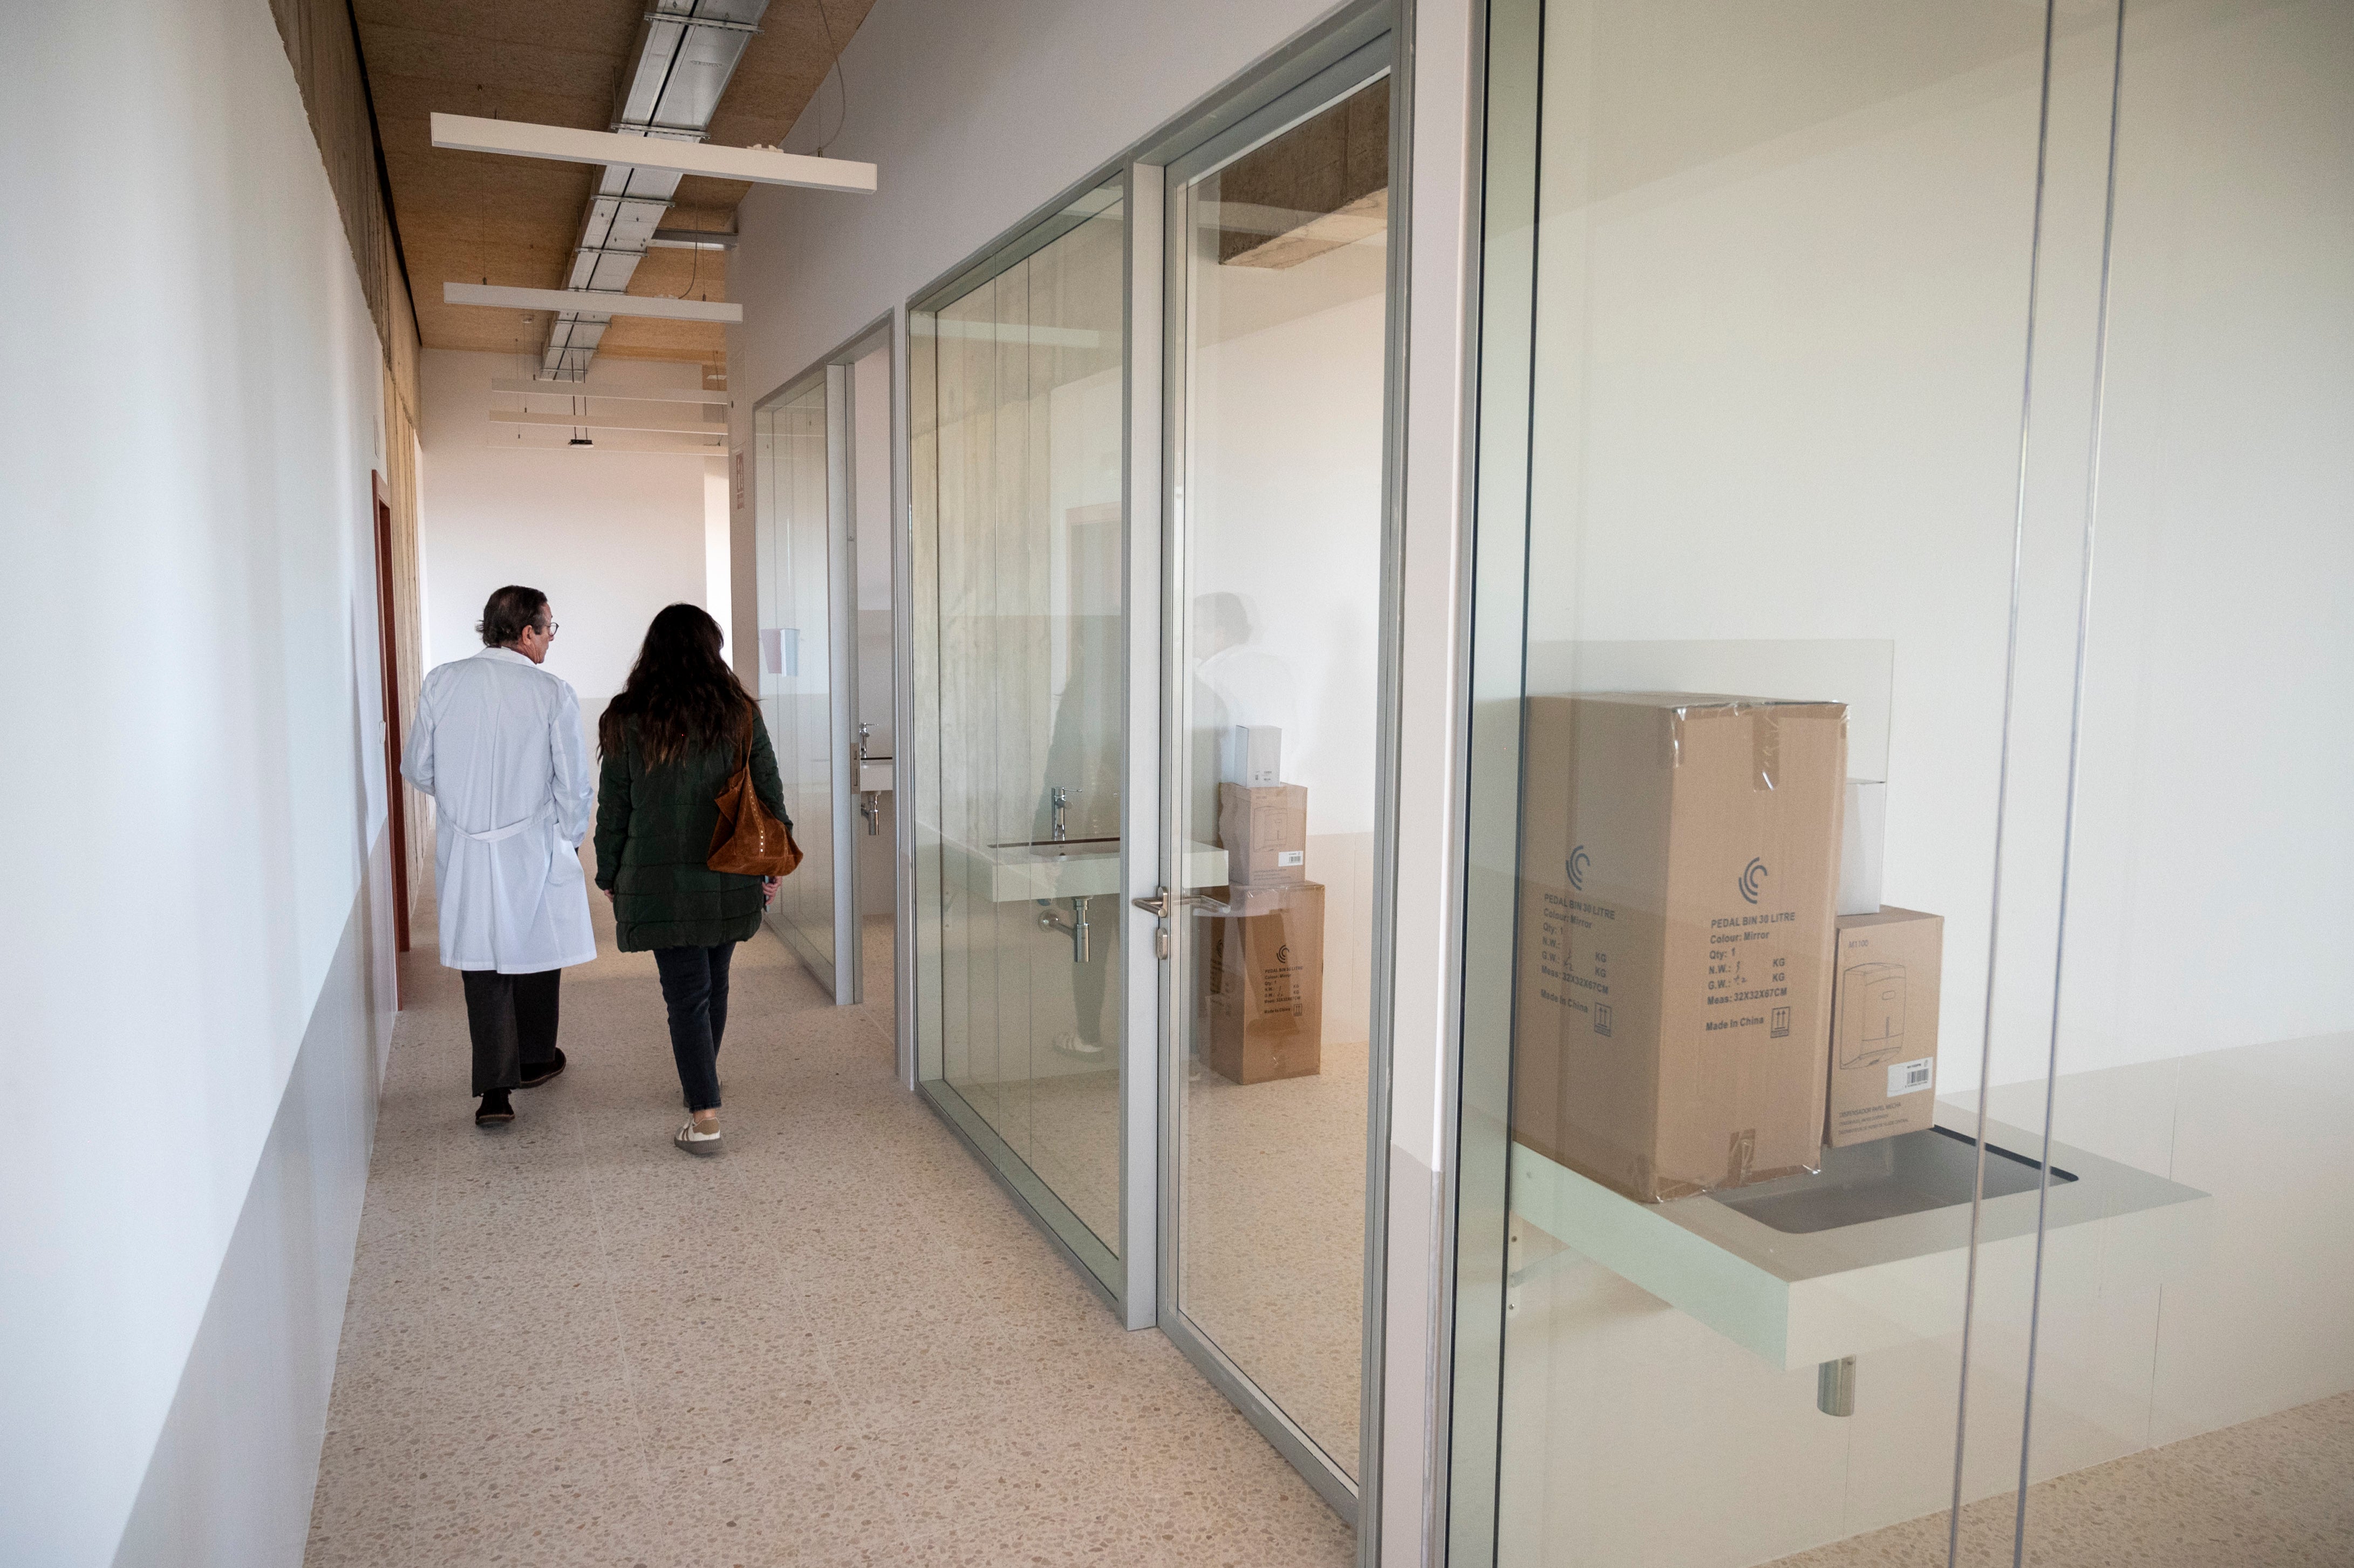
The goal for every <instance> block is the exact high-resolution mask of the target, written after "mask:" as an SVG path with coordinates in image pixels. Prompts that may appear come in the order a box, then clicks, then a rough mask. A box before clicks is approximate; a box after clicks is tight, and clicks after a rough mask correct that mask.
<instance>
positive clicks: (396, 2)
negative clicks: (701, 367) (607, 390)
mask: <svg viewBox="0 0 2354 1568" xmlns="http://www.w3.org/2000/svg"><path fill="white" fill-rule="evenodd" d="M872 5H873V0H823V10H822V12H821V10H820V0H771V4H770V5H769V9H768V12H767V14H766V15H765V16H763V17H762V19H761V24H760V32H759V34H758V36H757V37H754V38H753V40H752V42H751V44H750V45H749V46H748V48H746V49H745V52H744V58H743V59H742V61H741V62H740V63H739V64H738V65H737V69H736V74H735V77H734V78H733V79H732V80H731V81H730V82H729V84H728V88H727V92H726V96H725V97H724V98H722V99H721V100H720V104H719V111H718V114H717V115H716V118H715V119H714V120H713V122H712V126H711V139H712V140H713V141H714V142H716V143H720V144H721V145H725V146H749V145H752V144H755V143H774V142H777V141H779V139H780V138H782V137H783V135H784V134H785V132H787V131H788V130H789V129H790V127H791V125H792V123H793V122H794V121H795V120H796V119H798V118H799V117H800V115H801V110H802V109H803V108H804V107H805V106H806V105H807V104H808V103H809V101H810V99H811V94H812V93H814V92H815V91H816V90H818V89H819V87H820V86H821V84H827V85H826V88H825V90H827V91H828V92H832V91H833V90H834V89H833V88H832V86H831V85H830V83H828V73H829V71H830V70H831V69H832V63H833V54H832V49H830V48H828V44H827V36H828V29H829V27H830V29H831V34H832V42H833V44H834V45H835V46H839V45H842V44H844V43H847V42H848V41H849V39H850V36H851V34H852V33H853V32H854V31H855V30H856V28H857V26H858V25H859V24H860V23H861V22H863V21H864V19H865V16H866V13H867V11H868V9H869V8H870V7H871V6H872ZM354 9H355V16H356V19H357V21H358V24H359V31H360V47H361V51H362V54H363V56H364V58H365V63H366V69H367V76H368V87H369V91H370V92H371V94H372V95H373V97H374V100H375V104H376V122H377V126H378V132H379V134H380V135H381V136H382V137H383V141H384V157H385V170H386V174H387V176H388V177H389V179H390V180H391V183H392V205H393V213H394V217H395V221H396V222H397V223H398V226H399V230H400V239H401V246H402V249H403V252H404V254H405V255H406V257H407V259H408V277H409V284H410V288H411V290H412V291H413V292H414V294H415V296H416V303H417V324H418V331H419V334H420V335H421V336H422V338H423V340H424V342H425V344H427V346H429V347H432V348H468V349H482V350H488V351H492V352H497V353H515V352H525V353H529V354H536V353H537V352H538V348H539V346H540V344H541V343H543V342H544V341H545V340H546V331H547V327H546V315H545V313H537V314H535V313H527V312H520V311H501V310H487V309H482V308H480V307H475V306H457V305H445V304H443V303H442V302H441V285H442V284H443V283H444V282H449V281H459V282H476V281H488V282H492V283H507V284H515V285H520V286H523V287H526V288H538V289H548V288H560V287H562V286H563V283H564V279H565V275H566V273H567V270H568V269H569V267H570V263H571V257H572V248H573V246H574V244H575V243H576V242H577V241H578V238H579V232H580V221H581V217H582V214H583V212H584V210H585V209H586V207H587V205H588V195H589V192H590V191H591V190H592V189H593V188H594V185H595V182H596V178H597V171H596V170H595V169H593V168H591V167H589V166H588V165H585V164H557V163H550V162H547V161H546V160H542V159H532V158H504V157H496V156H493V155H491V154H482V153H459V152H450V151H445V150H442V149H440V148H436V147H435V146H434V145H433V144H432V133H431V130H430V124H429V117H430V116H431V115H432V114H433V113H434V112H435V111H440V112H443V113H451V114H472V115H481V116H484V117H486V118H494V119H504V120H521V121H529V122H534V123H536V124H546V125H569V126H576V127H578V128H581V129H586V130H597V131H602V130H605V129H607V128H608V127H609V126H610V122H611V117H612V111H613V105H614V101H615V96H616V92H617V90H618V88H619V84H620V74H621V71H622V69H623V68H624V67H625V66H626V65H627V64H628V63H629V58H630V54H631V50H632V49H633V48H635V46H636V43H637V37H638V29H639V26H640V25H641V23H642V18H643V17H644V16H645V13H646V10H647V5H646V0H356V3H355V7H354ZM750 188H751V187H750V186H748V185H744V184H742V183H741V182H738V181H734V180H714V179H705V178H701V177H697V176H692V175H690V176H689V177H687V178H686V179H684V180H682V181H681V182H680V183H679V188H678V193H677V197H676V200H677V206H676V207H673V219H672V220H673V223H674V224H675V225H676V226H677V227H680V228H720V229H726V228H733V227H734V225H735V211H736V206H737V203H738V202H740V201H741V200H742V199H743V197H744V194H745V193H746V192H747V191H748V190H749V189H750ZM843 199H845V200H855V199H858V198H856V197H845V198H843ZM698 258H700V266H701V271H700V273H699V274H698V273H697V271H696V270H695V269H696V266H697V259H698ZM690 289H692V291H694V292H695V294H698V295H702V296H705V297H708V298H710V299H715V300H721V299H725V298H726V258H725V256H724V255H723V254H721V253H719V252H716V251H688V250H666V249H657V250H654V251H652V252H650V253H649V254H648V256H647V258H646V260H644V261H643V262H642V263H640V264H639V268H638V272H637V276H636V278H635V279H634V280H632V281H631V288H630V291H631V293H633V294H671V295H678V294H681V293H684V292H687V291H689V290H690ZM599 353H603V354H610V355H614V356H616V357H618V358H646V359H674V360H686V361H694V362H699V363H704V364H714V363H719V362H724V361H725V359H726V347H725V335H724V333H723V331H722V329H720V328H719V327H716V326H714V325H711V324H709V323H695V322H653V321H643V320H631V319H628V318H623V319H620V320H618V321H616V322H615V323H613V325H612V327H611V328H610V329H609V330H608V332H607V333H606V334H605V339H604V342H603V344H602V345H601V346H600V348H599Z"/></svg>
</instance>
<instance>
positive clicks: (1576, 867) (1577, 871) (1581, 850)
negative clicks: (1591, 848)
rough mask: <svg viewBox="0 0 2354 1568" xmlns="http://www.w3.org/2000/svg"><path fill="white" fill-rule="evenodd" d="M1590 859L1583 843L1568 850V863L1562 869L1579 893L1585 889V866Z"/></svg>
mask: <svg viewBox="0 0 2354 1568" xmlns="http://www.w3.org/2000/svg"><path fill="white" fill-rule="evenodd" d="M1591 860H1592V857H1591V856H1589V855H1588V854H1587V853H1585V845H1584V844H1580V845H1578V846H1577V847H1576V848H1575V849H1574V850H1572V851H1570V852H1569V864H1568V865H1567V866H1566V867H1565V868H1564V869H1566V870H1567V871H1568V873H1569V885H1570V886H1571V887H1573V888H1575V890H1576V891H1578V892H1580V893H1583V892H1585V868H1586V866H1587V865H1588V864H1589V863H1591Z"/></svg>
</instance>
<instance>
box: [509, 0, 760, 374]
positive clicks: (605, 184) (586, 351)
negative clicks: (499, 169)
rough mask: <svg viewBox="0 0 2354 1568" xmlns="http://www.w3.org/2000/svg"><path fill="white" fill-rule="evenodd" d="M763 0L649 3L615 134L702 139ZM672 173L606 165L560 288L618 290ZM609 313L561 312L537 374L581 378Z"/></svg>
mask: <svg viewBox="0 0 2354 1568" xmlns="http://www.w3.org/2000/svg"><path fill="white" fill-rule="evenodd" d="M768 8H769V0H654V5H653V9H652V10H651V11H649V12H648V13H647V14H646V19H645V21H644V22H643V23H642V24H641V25H640V26H639V29H638V44H637V49H636V51H635V53H634V54H633V55H632V57H631V62H630V67H629V69H628V71H627V73H626V74H625V75H624V76H623V78H622V82H621V96H620V105H619V107H618V108H617V110H616V111H615V114H614V119H613V125H612V129H613V131H614V132H616V133H617V134H620V135H623V136H656V137H662V138H665V139H667V140H670V141H673V142H700V141H702V140H703V139H704V137H705V133H706V132H708V130H709V128H710V125H711V116H712V115H713V113H715V112H716V111H717V110H718V108H719V97H720V94H722V93H724V92H726V90H727V81H728V79H729V78H730V77H732V76H734V75H735V74H736V62H737V61H738V60H739V59H741V58H743V57H744V48H745V46H746V45H747V44H749V43H750V42H751V41H752V37H753V36H754V35H755V34H756V33H758V31H759V30H760V29H759V21H760V14H761V13H762V12H764V11H766V10H767V9H768ZM680 177H681V176H680V175H677V174H675V173H670V172H665V171H663V170H660V169H642V168H636V167H633V166H631V165H629V164H606V165H605V166H604V169H603V171H602V172H601V173H600V174H599V176H598V180H597V190H596V194H594V195H593V196H590V197H589V198H588V215H587V217H585V218H584V219H583V220H582V222H581V226H580V243H579V245H578V247H577V248H576V249H574V251H573V253H572V270H571V271H570V273H569V274H567V277H566V279H565V285H564V286H565V287H566V288H567V289H588V290H592V291H597V292H599V293H608V294H625V293H627V292H629V290H630V279H631V277H632V276H633V275H634V274H635V273H636V272H637V270H638V263H639V262H640V261H642V260H644V259H645V254H646V248H647V247H648V246H649V245H651V244H652V243H653V242H654V236H655V232H656V230H658V229H660V228H662V225H663V217H665V216H666V215H667V214H668V213H669V211H670V207H671V197H672V195H673V193H674V192H676V191H677V189H678V182H679V179H680ZM666 238H667V237H666ZM611 320H612V318H611V317H610V316H606V315H600V314H598V313H593V312H589V311H565V312H562V313H559V314H558V315H557V318H556V321H555V324H554V325H553V326H551V327H550V328H549V329H548V334H547V347H546V350H545V351H543V353H542V354H541V355H540V374H541V375H542V376H544V377H546V378H547V379H550V380H558V381H578V380H580V379H582V378H583V377H584V376H587V375H588V362H589V361H590V360H592V359H594V358H595V357H596V356H597V345H598V344H599V343H601V342H602V341H603V340H604V336H605V328H606V327H607V326H608V325H609V324H610V322H611Z"/></svg>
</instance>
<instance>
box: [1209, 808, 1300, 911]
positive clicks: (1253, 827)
mask: <svg viewBox="0 0 2354 1568" xmlns="http://www.w3.org/2000/svg"><path fill="white" fill-rule="evenodd" d="M1218 842H1220V843H1221V844H1223V845H1225V851H1226V880H1227V881H1228V882H1230V883H1233V884H1235V885H1237V886H1251V887H1262V886H1266V885H1270V884H1273V883H1282V882H1288V883H1294V884H1297V883H1304V882H1306V881H1307V880H1308V789H1307V787H1306V786H1304V785H1299V784H1270V785H1267V786H1265V787H1263V788H1260V789H1251V788H1249V787H1247V786H1245V785H1241V784H1221V785H1219V786H1218Z"/></svg>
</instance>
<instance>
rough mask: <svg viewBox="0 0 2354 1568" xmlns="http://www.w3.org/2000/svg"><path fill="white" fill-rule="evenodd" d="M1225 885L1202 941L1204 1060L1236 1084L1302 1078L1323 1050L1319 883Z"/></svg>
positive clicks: (1318, 1063)
mask: <svg viewBox="0 0 2354 1568" xmlns="http://www.w3.org/2000/svg"><path fill="white" fill-rule="evenodd" d="M1230 892H1231V893H1232V895H1233V896H1232V898H1231V900H1230V901H1229V906H1230V907H1231V908H1232V909H1233V910H1234V913H1233V914H1231V915H1225V916H1217V917H1215V918H1214V919H1213V920H1212V921H1210V922H1209V925H1210V930H1209V931H1208V933H1207V939H1206V940H1205V941H1204V947H1205V948H1207V949H1208V951H1207V952H1206V953H1205V954H1204V960H1203V965H1202V972H1203V978H1204V987H1205V989H1206V990H1207V991H1208V993H1209V1007H1208V1012H1209V1052H1208V1055H1209V1058H1210V1065H1211V1067H1212V1068H1213V1069H1214V1070H1215V1071H1216V1072H1217V1073H1218V1074H1219V1075H1220V1076H1222V1077H1225V1078H1229V1079H1231V1080H1233V1081H1234V1082H1235V1083H1237V1084H1260V1083H1265V1082H1267V1080H1269V1079H1271V1078H1304V1077H1307V1076H1309V1075H1311V1074H1313V1073H1315V1072H1317V1071H1319V1070H1320V1067H1321V1065H1322V1056H1323V1049H1322V1048H1323V1044H1324V885H1323V884H1321V883H1318V882H1298V883H1288V884H1283V885H1277V886H1272V887H1247V886H1238V887H1235V888H1233V889H1231V890H1230Z"/></svg>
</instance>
